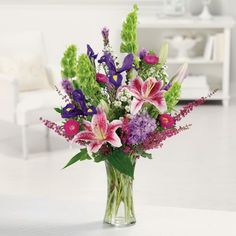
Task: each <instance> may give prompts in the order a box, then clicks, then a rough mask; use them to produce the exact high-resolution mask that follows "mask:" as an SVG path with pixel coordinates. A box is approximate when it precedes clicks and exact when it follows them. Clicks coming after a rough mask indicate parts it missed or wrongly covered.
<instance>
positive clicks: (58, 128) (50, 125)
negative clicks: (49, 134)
mask: <svg viewBox="0 0 236 236" xmlns="http://www.w3.org/2000/svg"><path fill="white" fill-rule="evenodd" d="M40 120H41V122H42V123H43V124H44V125H45V126H46V127H47V128H49V129H51V130H53V131H55V133H57V134H58V135H60V136H62V137H64V138H65V139H66V140H67V141H68V142H69V141H70V140H72V138H73V137H72V136H68V135H67V134H66V132H65V128H64V125H58V124H56V123H54V122H52V121H50V120H46V119H43V118H42V117H41V118H40Z"/></svg>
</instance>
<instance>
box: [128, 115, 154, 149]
mask: <svg viewBox="0 0 236 236" xmlns="http://www.w3.org/2000/svg"><path fill="white" fill-rule="evenodd" d="M156 127H157V125H156V121H155V119H153V118H151V117H150V116H149V115H148V114H147V113H142V114H138V115H135V116H134V117H133V119H132V120H131V121H130V122H129V124H128V129H129V137H128V142H129V143H130V144H133V145H135V144H139V143H141V142H142V141H144V140H145V139H147V138H148V135H149V134H150V133H151V132H153V131H154V130H155V129H156Z"/></svg>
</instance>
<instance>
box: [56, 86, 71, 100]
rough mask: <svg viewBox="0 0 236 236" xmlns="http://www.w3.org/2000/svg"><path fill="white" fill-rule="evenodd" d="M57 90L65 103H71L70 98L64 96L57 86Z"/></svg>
mask: <svg viewBox="0 0 236 236" xmlns="http://www.w3.org/2000/svg"><path fill="white" fill-rule="evenodd" d="M55 88H56V91H57V93H58V95H59V96H60V97H61V99H62V100H63V101H65V102H66V103H68V102H70V98H69V96H68V95H66V94H63V93H62V91H61V90H60V89H59V88H58V87H57V86H55Z"/></svg>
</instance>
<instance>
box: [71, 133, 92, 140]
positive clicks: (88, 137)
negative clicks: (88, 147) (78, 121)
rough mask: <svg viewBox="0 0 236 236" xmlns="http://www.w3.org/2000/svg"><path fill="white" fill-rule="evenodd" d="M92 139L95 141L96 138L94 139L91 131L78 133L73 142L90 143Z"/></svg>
mask: <svg viewBox="0 0 236 236" xmlns="http://www.w3.org/2000/svg"><path fill="white" fill-rule="evenodd" d="M94 139H96V137H95V135H94V133H93V132H91V131H82V132H79V133H78V134H77V135H76V137H75V141H76V140H84V141H92V140H94Z"/></svg>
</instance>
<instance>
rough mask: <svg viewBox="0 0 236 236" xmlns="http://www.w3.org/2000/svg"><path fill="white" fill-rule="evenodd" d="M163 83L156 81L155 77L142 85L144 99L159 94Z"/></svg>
mask: <svg viewBox="0 0 236 236" xmlns="http://www.w3.org/2000/svg"><path fill="white" fill-rule="evenodd" d="M162 84H163V82H162V81H161V80H158V81H157V80H156V79H155V78H153V77H150V78H148V79H147V80H146V81H145V82H144V83H143V85H142V95H143V96H144V97H150V96H154V95H155V93H157V92H159V91H160V89H161V87H162Z"/></svg>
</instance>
